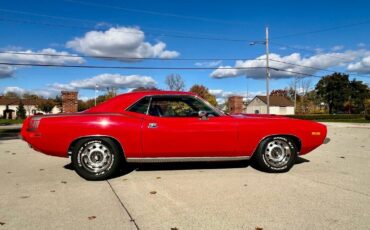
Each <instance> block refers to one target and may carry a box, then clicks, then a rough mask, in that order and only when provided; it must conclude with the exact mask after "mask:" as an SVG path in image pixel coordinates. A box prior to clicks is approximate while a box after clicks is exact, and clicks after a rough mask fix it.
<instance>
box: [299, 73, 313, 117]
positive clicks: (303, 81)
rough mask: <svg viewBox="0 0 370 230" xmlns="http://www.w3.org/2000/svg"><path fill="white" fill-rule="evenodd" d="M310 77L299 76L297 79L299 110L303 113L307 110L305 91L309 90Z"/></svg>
mask: <svg viewBox="0 0 370 230" xmlns="http://www.w3.org/2000/svg"><path fill="white" fill-rule="evenodd" d="M311 83H312V79H311V78H300V79H299V81H298V89H299V91H300V93H301V106H302V108H301V110H302V112H303V113H306V112H307V106H308V105H307V103H308V101H307V97H306V96H307V93H308V92H309V91H310V88H311Z"/></svg>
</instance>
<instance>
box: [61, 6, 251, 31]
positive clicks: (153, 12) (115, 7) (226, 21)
mask: <svg viewBox="0 0 370 230" xmlns="http://www.w3.org/2000/svg"><path fill="white" fill-rule="evenodd" d="M64 1H65V2H70V3H78V4H82V5H86V6H93V7H99V8H108V9H114V10H122V11H127V12H133V13H141V14H150V15H157V16H165V17H174V18H181V19H186V20H196V21H204V22H212V23H221V24H234V25H250V23H245V22H235V21H228V20H221V19H212V18H205V17H194V16H186V15H180V14H173V13H163V12H158V11H150V10H141V9H133V8H127V7H121V6H112V5H107V4H99V3H93V2H85V1H78V0H64Z"/></svg>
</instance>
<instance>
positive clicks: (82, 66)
mask: <svg viewBox="0 0 370 230" xmlns="http://www.w3.org/2000/svg"><path fill="white" fill-rule="evenodd" d="M0 65H10V66H36V67H60V68H88V69H141V70H216V69H219V67H153V66H101V65H58V64H38V63H12V62H0ZM260 68H263V69H265V68H266V67H259V66H256V67H221V69H226V70H229V69H232V70H234V69H236V70H243V69H260Z"/></svg>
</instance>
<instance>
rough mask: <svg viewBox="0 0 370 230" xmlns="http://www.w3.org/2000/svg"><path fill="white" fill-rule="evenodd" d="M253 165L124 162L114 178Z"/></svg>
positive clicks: (253, 163) (250, 163)
mask: <svg viewBox="0 0 370 230" xmlns="http://www.w3.org/2000/svg"><path fill="white" fill-rule="evenodd" d="M307 162H310V161H309V160H307V159H305V158H302V157H297V159H296V162H295V164H302V163H307ZM249 166H250V167H252V168H254V169H256V170H259V171H260V168H259V166H258V164H257V163H256V161H254V160H243V161H218V162H171V163H145V164H138V163H130V164H128V163H124V165H123V167H122V168H121V169H120V171H119V172H118V173H117V174H116V175H115V176H113V177H112V178H111V179H113V178H117V177H121V176H124V175H127V174H129V173H131V172H133V171H171V170H207V169H229V168H247V167H249ZM64 168H65V169H68V170H74V167H73V165H72V163H69V164H66V165H64Z"/></svg>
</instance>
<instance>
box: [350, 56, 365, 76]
mask: <svg viewBox="0 0 370 230" xmlns="http://www.w3.org/2000/svg"><path fill="white" fill-rule="evenodd" d="M347 69H348V70H349V71H351V72H356V73H364V74H370V56H367V57H364V58H363V59H362V60H361V61H358V62H355V63H351V64H349V65H348V68H347Z"/></svg>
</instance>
